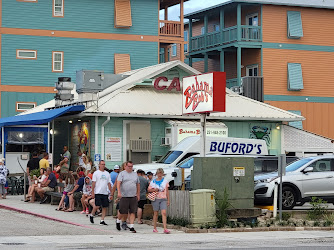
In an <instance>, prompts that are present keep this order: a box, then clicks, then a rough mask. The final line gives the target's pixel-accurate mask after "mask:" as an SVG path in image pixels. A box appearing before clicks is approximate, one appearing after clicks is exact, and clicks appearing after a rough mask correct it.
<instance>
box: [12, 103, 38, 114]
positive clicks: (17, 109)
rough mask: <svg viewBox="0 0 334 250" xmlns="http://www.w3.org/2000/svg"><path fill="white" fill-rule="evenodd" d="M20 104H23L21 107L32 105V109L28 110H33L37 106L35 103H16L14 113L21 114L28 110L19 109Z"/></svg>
mask: <svg viewBox="0 0 334 250" xmlns="http://www.w3.org/2000/svg"><path fill="white" fill-rule="evenodd" d="M20 104H23V105H27V104H28V105H32V107H31V108H29V109H33V108H35V107H36V106H37V104H36V102H17V103H16V111H17V112H22V111H26V110H29V109H22V108H19V105H20Z"/></svg>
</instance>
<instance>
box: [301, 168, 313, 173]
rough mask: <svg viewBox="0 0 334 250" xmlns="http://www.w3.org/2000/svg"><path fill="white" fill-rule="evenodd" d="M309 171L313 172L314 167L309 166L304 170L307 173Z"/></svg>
mask: <svg viewBox="0 0 334 250" xmlns="http://www.w3.org/2000/svg"><path fill="white" fill-rule="evenodd" d="M308 172H313V167H307V168H305V169H304V170H303V173H304V174H306V173H308Z"/></svg>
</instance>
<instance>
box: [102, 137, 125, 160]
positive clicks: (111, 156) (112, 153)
mask: <svg viewBox="0 0 334 250" xmlns="http://www.w3.org/2000/svg"><path fill="white" fill-rule="evenodd" d="M121 139H122V138H121V137H106V138H105V160H106V161H122V141H121Z"/></svg>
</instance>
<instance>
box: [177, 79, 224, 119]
mask: <svg viewBox="0 0 334 250" xmlns="http://www.w3.org/2000/svg"><path fill="white" fill-rule="evenodd" d="M225 88H226V74H225V72H212V73H208V74H202V75H196V76H189V77H185V78H183V88H182V111H183V114H192V113H210V112H225V99H226V98H225V96H226V90H225Z"/></svg>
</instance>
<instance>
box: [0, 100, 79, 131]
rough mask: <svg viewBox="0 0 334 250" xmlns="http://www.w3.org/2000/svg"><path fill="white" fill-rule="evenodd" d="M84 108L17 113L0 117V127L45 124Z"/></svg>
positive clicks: (70, 107)
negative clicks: (25, 113)
mask: <svg viewBox="0 0 334 250" xmlns="http://www.w3.org/2000/svg"><path fill="white" fill-rule="evenodd" d="M84 110H85V106H84V105H76V106H68V107H63V108H56V109H51V110H46V111H42V112H37V113H32V114H27V115H17V116H11V117H6V118H2V119H0V127H4V126H15V125H38V124H45V123H48V122H49V121H52V120H53V119H55V118H57V117H59V116H61V115H64V114H68V113H80V112H82V111H84Z"/></svg>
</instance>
